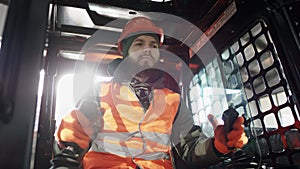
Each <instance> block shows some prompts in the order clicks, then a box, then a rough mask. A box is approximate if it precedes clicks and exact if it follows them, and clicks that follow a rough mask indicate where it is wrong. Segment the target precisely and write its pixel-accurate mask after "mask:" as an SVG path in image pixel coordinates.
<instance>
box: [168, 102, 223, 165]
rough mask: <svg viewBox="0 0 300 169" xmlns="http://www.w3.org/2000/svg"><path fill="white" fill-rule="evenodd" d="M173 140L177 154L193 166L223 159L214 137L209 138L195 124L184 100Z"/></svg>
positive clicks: (174, 127) (173, 132)
mask: <svg viewBox="0 0 300 169" xmlns="http://www.w3.org/2000/svg"><path fill="white" fill-rule="evenodd" d="M172 141H173V144H174V147H173V149H175V152H176V154H177V156H179V157H181V158H182V160H183V161H184V162H185V163H186V164H187V165H188V166H190V167H192V168H205V167H208V166H210V165H213V164H217V163H218V162H219V161H220V160H221V159H222V155H221V154H220V153H219V152H218V151H217V150H216V149H215V148H214V146H213V141H214V138H213V137H210V138H208V137H207V136H206V135H205V134H204V133H203V132H202V131H201V128H200V127H199V126H196V125H194V124H193V118H192V114H191V112H190V111H189V110H188V109H187V107H186V106H185V104H184V103H183V102H182V103H181V105H180V109H179V111H178V114H177V117H176V119H175V121H174V125H173V131H172Z"/></svg>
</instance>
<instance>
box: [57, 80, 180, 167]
mask: <svg viewBox="0 0 300 169" xmlns="http://www.w3.org/2000/svg"><path fill="white" fill-rule="evenodd" d="M100 89H101V90H100V92H99V93H100V94H99V95H100V105H101V106H100V107H101V108H100V110H101V116H99V117H100V118H99V119H97V120H94V122H96V121H97V123H94V122H92V121H91V119H89V118H88V117H86V115H84V114H83V112H80V111H78V110H73V111H72V112H71V113H70V114H69V115H67V116H66V117H65V118H64V119H63V120H62V122H61V125H60V127H59V129H58V131H57V139H58V140H60V141H67V142H75V143H77V144H78V145H79V146H80V147H81V148H87V147H88V144H89V140H90V137H91V136H92V135H93V133H94V132H95V127H94V126H95V124H97V126H98V127H99V128H97V129H96V130H97V131H96V132H97V134H96V135H95V138H94V139H93V143H92V146H91V148H90V151H89V152H88V153H86V154H85V156H84V158H83V165H84V168H85V169H91V168H97V169H100V168H105V169H108V168H133V169H134V168H136V167H137V166H138V167H140V168H145V169H146V168H149V169H150V168H162V169H163V168H167V169H171V168H173V165H172V160H171V154H170V153H171V152H170V151H171V140H170V138H171V132H172V125H173V121H174V118H175V116H176V113H177V110H178V106H179V103H180V96H179V94H178V93H174V92H172V91H171V90H169V89H154V90H153V91H152V99H151V101H150V106H149V108H148V109H147V110H145V109H144V108H143V107H142V106H141V104H140V102H139V100H138V98H137V97H136V95H135V93H134V91H133V90H132V89H131V88H130V87H129V86H127V85H124V84H119V83H106V84H102V85H101V88H100ZM99 122H100V123H99ZM93 128H94V129H93Z"/></svg>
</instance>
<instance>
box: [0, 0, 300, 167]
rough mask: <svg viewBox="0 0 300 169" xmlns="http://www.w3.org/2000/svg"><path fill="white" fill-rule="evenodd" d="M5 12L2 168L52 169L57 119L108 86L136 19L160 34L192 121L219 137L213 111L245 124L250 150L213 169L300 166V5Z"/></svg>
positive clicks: (88, 5) (77, 6)
mask: <svg viewBox="0 0 300 169" xmlns="http://www.w3.org/2000/svg"><path fill="white" fill-rule="evenodd" d="M0 9H1V11H0V14H1V16H2V18H0V19H2V20H0V21H1V22H0V26H2V28H3V29H2V28H1V27H0V31H1V32H0V33H1V34H0V35H1V39H0V42H1V50H0V65H1V66H0V73H1V81H0V126H1V127H0V129H1V132H0V145H1V150H2V151H1V153H0V161H1V163H0V166H1V168H7V169H10V168H11V169H16V168H24V169H25V168H26V169H27V168H36V169H42V168H50V165H51V164H50V160H51V159H52V156H53V142H54V134H55V131H56V129H57V126H58V125H59V123H60V120H61V118H62V117H63V116H64V115H65V114H66V113H68V111H69V110H70V109H72V108H74V107H76V106H77V105H78V103H79V102H80V100H81V99H83V98H86V97H89V96H94V95H95V90H96V89H97V87H98V86H97V85H98V84H99V83H101V82H103V81H109V80H110V79H111V77H110V75H109V74H108V73H107V67H108V64H109V63H110V62H111V61H113V60H114V59H117V58H122V56H121V54H120V53H119V52H118V50H117V46H116V44H117V39H118V37H119V36H120V33H121V31H122V28H123V26H124V25H125V24H126V22H127V21H128V20H129V19H131V18H133V17H136V16H145V17H148V18H151V19H152V20H153V22H154V23H155V24H156V25H157V26H159V27H161V28H163V29H164V32H165V37H164V38H165V41H164V43H163V45H162V47H161V52H162V54H163V55H162V57H161V58H160V62H161V63H162V64H165V65H166V66H164V67H161V68H160V69H162V70H164V71H165V72H167V73H168V74H169V75H170V78H172V79H173V80H175V81H176V83H177V85H178V86H176V87H178V88H176V87H175V88H176V89H174V90H178V91H179V92H180V93H181V97H182V99H184V101H185V103H186V106H187V107H188V108H189V110H190V112H191V113H192V116H193V123H194V124H195V125H198V126H200V127H201V129H202V131H203V132H204V133H205V134H206V135H207V136H213V135H214V132H213V128H212V126H211V125H210V123H209V121H208V119H207V115H208V114H213V115H214V116H215V117H216V118H217V119H220V121H222V120H221V118H222V114H223V112H224V111H226V110H227V109H229V108H232V109H234V110H236V111H237V112H238V114H239V115H240V116H243V117H244V118H245V123H244V126H245V132H246V135H247V137H248V138H249V142H248V143H247V145H245V147H244V148H243V149H242V150H241V151H237V152H236V153H233V154H231V155H230V156H228V157H227V158H225V159H224V160H223V161H221V162H220V163H218V164H216V165H214V166H211V167H210V168H298V167H300V133H299V130H300V115H299V108H300V107H299V97H300V95H299V93H300V85H299V81H300V74H299V65H298V64H297V63H299V58H300V57H299V55H300V42H299V40H300V26H299V22H300V15H299V10H300V3H299V1H292V0H291V1H283V0H266V1H258V0H213V1H208V0H206V1H196V0H161V1H160V0H149V1H144V0H136V1H129V2H127V1H120V0H110V1H105V0H104V1H93V0H80V1H68V0H56V1H39V0H32V1H29V2H23V1H13V0H12V1H5V0H2V1H1V0H0ZM1 16H0V17H1ZM1 24H2V25H1ZM173 87H174V86H173ZM175 164H177V165H178V168H180V167H181V165H182V161H181V159H180V157H177V156H176V154H175Z"/></svg>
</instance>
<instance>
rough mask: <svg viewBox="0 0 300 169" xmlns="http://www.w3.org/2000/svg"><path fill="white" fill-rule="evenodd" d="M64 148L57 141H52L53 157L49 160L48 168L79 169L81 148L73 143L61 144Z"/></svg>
mask: <svg viewBox="0 0 300 169" xmlns="http://www.w3.org/2000/svg"><path fill="white" fill-rule="evenodd" d="M61 145H63V146H64V148H62V147H60V145H59V144H58V142H56V141H55V142H54V146H53V153H54V158H53V159H52V160H51V165H52V166H51V168H50V169H79V168H80V161H81V156H82V153H83V149H81V148H80V147H79V146H77V145H76V144H75V143H65V144H61Z"/></svg>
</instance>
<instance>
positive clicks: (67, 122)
mask: <svg viewBox="0 0 300 169" xmlns="http://www.w3.org/2000/svg"><path fill="white" fill-rule="evenodd" d="M98 117H99V113H98V105H97V104H96V103H94V102H93V101H89V100H84V101H82V103H81V104H80V106H79V109H74V110H72V111H71V112H70V113H69V114H67V115H66V116H65V117H64V118H63V119H62V121H61V123H60V125H59V128H58V130H57V132H56V140H57V141H59V142H71V143H76V144H77V145H78V146H79V147H80V148H82V149H87V148H88V147H89V145H90V141H91V140H93V137H94V133H95V132H94V128H95V126H96V125H99V124H98V122H99V118H98Z"/></svg>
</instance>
